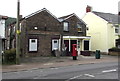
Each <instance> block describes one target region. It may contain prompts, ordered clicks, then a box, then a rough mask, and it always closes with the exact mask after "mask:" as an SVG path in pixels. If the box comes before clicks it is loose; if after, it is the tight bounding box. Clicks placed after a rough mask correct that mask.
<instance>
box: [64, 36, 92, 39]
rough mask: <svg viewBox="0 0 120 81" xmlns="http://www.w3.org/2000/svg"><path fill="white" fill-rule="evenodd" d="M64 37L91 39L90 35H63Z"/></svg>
mask: <svg viewBox="0 0 120 81" xmlns="http://www.w3.org/2000/svg"><path fill="white" fill-rule="evenodd" d="M63 38H64V39H65V38H76V39H91V37H90V36H63Z"/></svg>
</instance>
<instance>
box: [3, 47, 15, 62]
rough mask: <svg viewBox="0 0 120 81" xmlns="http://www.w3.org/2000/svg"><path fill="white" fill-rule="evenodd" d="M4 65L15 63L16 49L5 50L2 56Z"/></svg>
mask: <svg viewBox="0 0 120 81" xmlns="http://www.w3.org/2000/svg"><path fill="white" fill-rule="evenodd" d="M3 61H4V63H9V64H11V63H15V62H16V49H10V50H6V51H5V54H4V60H3Z"/></svg>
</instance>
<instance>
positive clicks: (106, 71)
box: [102, 69, 117, 73]
mask: <svg viewBox="0 0 120 81" xmlns="http://www.w3.org/2000/svg"><path fill="white" fill-rule="evenodd" d="M114 71H117V69H112V70H105V71H102V73H108V72H114Z"/></svg>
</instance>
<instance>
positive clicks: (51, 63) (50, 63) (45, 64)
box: [44, 63, 53, 65]
mask: <svg viewBox="0 0 120 81" xmlns="http://www.w3.org/2000/svg"><path fill="white" fill-rule="evenodd" d="M52 64H53V63H46V64H44V65H52Z"/></svg>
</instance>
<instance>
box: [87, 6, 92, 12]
mask: <svg viewBox="0 0 120 81" xmlns="http://www.w3.org/2000/svg"><path fill="white" fill-rule="evenodd" d="M91 11H92V7H91V6H89V5H87V7H86V13H88V12H91Z"/></svg>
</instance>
